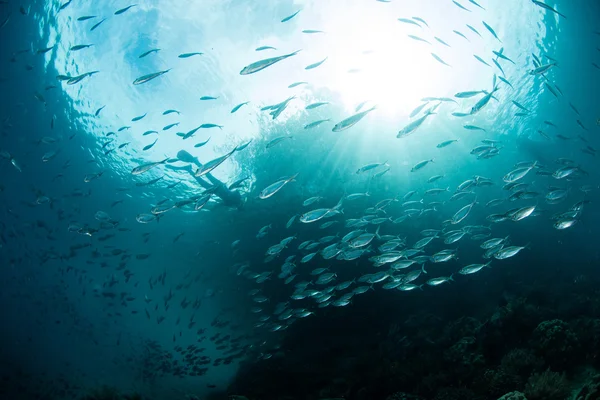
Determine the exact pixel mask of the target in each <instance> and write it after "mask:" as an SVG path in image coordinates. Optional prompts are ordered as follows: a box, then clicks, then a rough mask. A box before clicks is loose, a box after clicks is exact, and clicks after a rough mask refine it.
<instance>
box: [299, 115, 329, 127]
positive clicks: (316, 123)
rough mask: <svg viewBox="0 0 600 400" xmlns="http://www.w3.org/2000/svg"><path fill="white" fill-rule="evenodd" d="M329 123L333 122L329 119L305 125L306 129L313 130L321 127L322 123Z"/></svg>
mask: <svg viewBox="0 0 600 400" xmlns="http://www.w3.org/2000/svg"><path fill="white" fill-rule="evenodd" d="M328 121H331V119H330V118H327V119H320V120H318V121H313V122H309V123H308V124H306V125H304V129H312V128H315V127H317V126H319V125H321V124H322V123H324V122H328Z"/></svg>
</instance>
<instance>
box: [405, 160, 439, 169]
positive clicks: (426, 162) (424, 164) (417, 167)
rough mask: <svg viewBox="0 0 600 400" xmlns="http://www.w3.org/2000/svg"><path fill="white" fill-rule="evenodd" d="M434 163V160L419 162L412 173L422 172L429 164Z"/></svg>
mask: <svg viewBox="0 0 600 400" xmlns="http://www.w3.org/2000/svg"><path fill="white" fill-rule="evenodd" d="M432 162H434V159H433V158H432V159H430V160H423V161H419V162H418V163H416V164H415V165H414V166H413V167H412V168H411V169H410V172H415V171H418V170H420V169H421V168H423V167H424V166H426V165H427V164H429V163H432Z"/></svg>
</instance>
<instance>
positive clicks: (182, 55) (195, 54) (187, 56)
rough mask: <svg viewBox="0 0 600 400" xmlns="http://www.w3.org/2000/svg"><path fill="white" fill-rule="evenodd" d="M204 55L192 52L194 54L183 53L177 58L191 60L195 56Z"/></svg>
mask: <svg viewBox="0 0 600 400" xmlns="http://www.w3.org/2000/svg"><path fill="white" fill-rule="evenodd" d="M202 54H204V53H201V52H199V51H196V52H192V53H181V54H180V55H178V56H177V57H179V58H190V57H194V56H201V55H202Z"/></svg>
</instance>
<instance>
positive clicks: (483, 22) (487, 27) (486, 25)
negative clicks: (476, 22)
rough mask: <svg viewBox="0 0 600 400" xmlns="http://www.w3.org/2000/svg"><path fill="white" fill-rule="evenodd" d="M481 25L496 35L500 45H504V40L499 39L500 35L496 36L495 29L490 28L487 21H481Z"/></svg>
mask: <svg viewBox="0 0 600 400" xmlns="http://www.w3.org/2000/svg"><path fill="white" fill-rule="evenodd" d="M481 23H482V24H483V26H485V27H486V29H487V30H488V31H490V33H491V34H492V35H494V37H495V38H496V40H498V41H499V42H500V43H502V40H500V38H499V37H498V35H496V32H495V31H494V29H493V28H492V27H491V26H489V25H488V24H487V23H486V22H485V21H481Z"/></svg>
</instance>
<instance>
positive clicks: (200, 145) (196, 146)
mask: <svg viewBox="0 0 600 400" xmlns="http://www.w3.org/2000/svg"><path fill="white" fill-rule="evenodd" d="M209 141H210V137H209V138H208V139H206V141H204V142H200V143H196V144H195V145H194V147H195V148H199V147H202V146H204V145H205V144H206V143H208V142H209Z"/></svg>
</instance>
